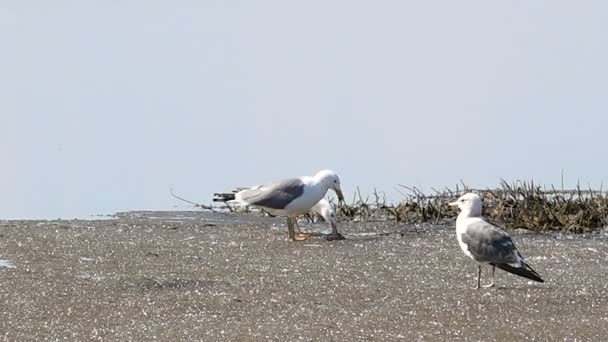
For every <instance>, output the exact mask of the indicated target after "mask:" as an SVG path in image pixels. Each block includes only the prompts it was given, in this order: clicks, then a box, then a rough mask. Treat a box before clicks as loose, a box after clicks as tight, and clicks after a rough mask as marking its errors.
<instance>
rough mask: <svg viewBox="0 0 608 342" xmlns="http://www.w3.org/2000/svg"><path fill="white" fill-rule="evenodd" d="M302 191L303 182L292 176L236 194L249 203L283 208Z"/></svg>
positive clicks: (271, 207)
mask: <svg viewBox="0 0 608 342" xmlns="http://www.w3.org/2000/svg"><path fill="white" fill-rule="evenodd" d="M303 193H304V183H303V182H302V181H301V180H300V179H298V178H293V179H286V180H284V181H280V182H277V183H273V184H270V185H267V186H262V187H260V188H257V189H246V190H242V191H240V192H239V194H238V195H239V197H240V198H241V199H242V200H243V201H245V202H247V203H249V204H250V205H254V206H258V207H264V208H270V209H284V208H285V207H286V206H287V205H289V203H291V202H292V201H293V200H294V199H296V198H298V197H300V196H301V195H302V194H303Z"/></svg>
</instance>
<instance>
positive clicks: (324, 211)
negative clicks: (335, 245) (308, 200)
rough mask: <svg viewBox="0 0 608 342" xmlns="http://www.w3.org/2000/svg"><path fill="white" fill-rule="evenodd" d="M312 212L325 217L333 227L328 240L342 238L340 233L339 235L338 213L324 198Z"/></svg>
mask: <svg viewBox="0 0 608 342" xmlns="http://www.w3.org/2000/svg"><path fill="white" fill-rule="evenodd" d="M311 210H312V211H314V212H315V213H317V214H319V215H320V216H321V217H323V219H324V220H325V222H327V223H329V225H330V226H331V235H329V236H328V240H331V239H334V238H340V237H341V235H340V233H338V224H337V222H336V211H335V210H334V208H333V207H332V206H331V204H330V203H329V201H328V200H326V199H325V198H322V199H321V200H320V201H319V202H317V204H315V205H314V206H313V207H312V208H311Z"/></svg>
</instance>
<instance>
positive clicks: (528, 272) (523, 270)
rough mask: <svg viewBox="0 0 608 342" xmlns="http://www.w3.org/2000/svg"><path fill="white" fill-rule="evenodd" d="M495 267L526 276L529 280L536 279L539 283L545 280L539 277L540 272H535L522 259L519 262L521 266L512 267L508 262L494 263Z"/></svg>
mask: <svg viewBox="0 0 608 342" xmlns="http://www.w3.org/2000/svg"><path fill="white" fill-rule="evenodd" d="M496 267H498V268H500V269H501V270H505V271H507V272H509V273H513V274H516V275H518V276H520V277H524V278H528V279H530V280H534V281H537V282H539V283H544V282H545V281H544V280H543V279H542V278H541V277H540V274H538V273H536V271H535V270H534V269H532V267H530V265H528V264H526V263H525V262H523V261H522V262H521V267H513V266H510V265H508V264H496Z"/></svg>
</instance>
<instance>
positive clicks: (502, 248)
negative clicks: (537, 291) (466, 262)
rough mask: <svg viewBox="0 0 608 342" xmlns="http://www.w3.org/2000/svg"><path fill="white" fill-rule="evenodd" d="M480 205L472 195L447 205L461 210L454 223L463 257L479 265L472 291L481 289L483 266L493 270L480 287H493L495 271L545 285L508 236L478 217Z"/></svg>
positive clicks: (466, 195) (468, 194)
mask: <svg viewBox="0 0 608 342" xmlns="http://www.w3.org/2000/svg"><path fill="white" fill-rule="evenodd" d="M481 204H482V202H481V198H480V197H479V196H478V195H477V194H474V193H466V194H464V195H462V196H460V198H458V199H457V200H456V201H455V202H452V203H449V205H451V206H457V207H458V208H459V209H460V214H458V218H457V219H456V237H457V238H458V244H459V245H460V248H462V250H463V252H464V254H466V255H467V256H468V257H469V258H471V259H473V260H475V261H476V262H477V263H478V265H477V286H475V287H473V288H474V289H479V287H480V285H481V265H482V264H489V265H491V266H492V282H491V283H490V284H488V285H484V286H483V287H493V286H494V273H495V271H496V267H498V268H500V269H502V270H505V271H507V272H509V273H513V274H516V275H518V276H520V277H524V278H528V279H531V280H534V281H537V282H540V283H544V280H543V279H542V278H541V277H540V275H539V274H538V273H536V271H534V270H533V269H532V267H530V265H528V264H527V263H526V262H525V261H524V258H523V257H522V255H521V254H520V253H519V251H518V250H517V248H515V244H514V243H513V240H511V237H510V236H509V234H507V233H506V232H505V231H504V230H502V229H501V228H499V227H498V226H496V225H495V224H493V223H491V222H488V221H487V220H485V219H484V218H483V217H482V216H481V207H482V205H481Z"/></svg>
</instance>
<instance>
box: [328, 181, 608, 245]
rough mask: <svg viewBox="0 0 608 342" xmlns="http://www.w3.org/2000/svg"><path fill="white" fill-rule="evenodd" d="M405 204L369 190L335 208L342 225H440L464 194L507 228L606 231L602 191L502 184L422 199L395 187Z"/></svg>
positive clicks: (607, 207)
mask: <svg viewBox="0 0 608 342" xmlns="http://www.w3.org/2000/svg"><path fill="white" fill-rule="evenodd" d="M400 189H402V190H399V189H398V190H399V192H401V193H402V195H403V196H404V200H402V201H401V202H400V203H398V204H396V205H394V204H389V203H387V201H386V199H385V198H384V197H381V196H379V195H378V193H377V192H376V191H374V197H373V198H371V199H370V198H369V197H368V198H366V199H363V198H362V197H361V196H360V194H359V191H357V194H356V195H355V198H353V200H352V202H351V203H350V204H343V205H342V206H340V207H339V208H338V214H339V217H340V218H341V219H342V220H374V219H376V220H394V221H397V222H405V223H423V222H432V223H440V222H444V221H446V220H452V219H453V218H454V217H455V216H456V214H457V213H456V211H455V210H454V209H453V208H451V207H449V206H448V203H449V202H451V201H453V200H454V199H456V198H457V197H458V196H460V195H461V194H463V193H465V192H469V191H473V192H476V193H478V194H479V195H480V196H481V197H482V198H483V200H484V209H483V212H484V215H486V217H488V218H489V219H490V220H492V221H494V222H497V223H499V224H501V225H504V226H506V227H508V228H524V229H529V230H536V231H546V230H560V231H571V232H577V233H581V232H586V231H592V230H598V229H604V228H606V227H608V194H607V193H606V192H603V191H602V190H597V191H596V190H592V189H589V190H583V189H581V188H580V186H579V187H577V188H576V189H573V190H556V189H555V188H554V187H551V188H550V189H547V188H544V187H541V186H539V185H536V184H534V182H526V181H516V182H513V183H508V182H506V181H504V180H503V181H501V183H500V186H499V187H498V188H496V189H486V190H479V189H471V188H469V187H467V186H466V185H464V184H463V185H462V186H456V188H455V189H447V188H446V189H445V190H441V191H438V190H434V193H433V194H425V193H423V192H422V191H421V190H420V189H417V188H415V187H412V188H410V187H406V186H403V185H400Z"/></svg>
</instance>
